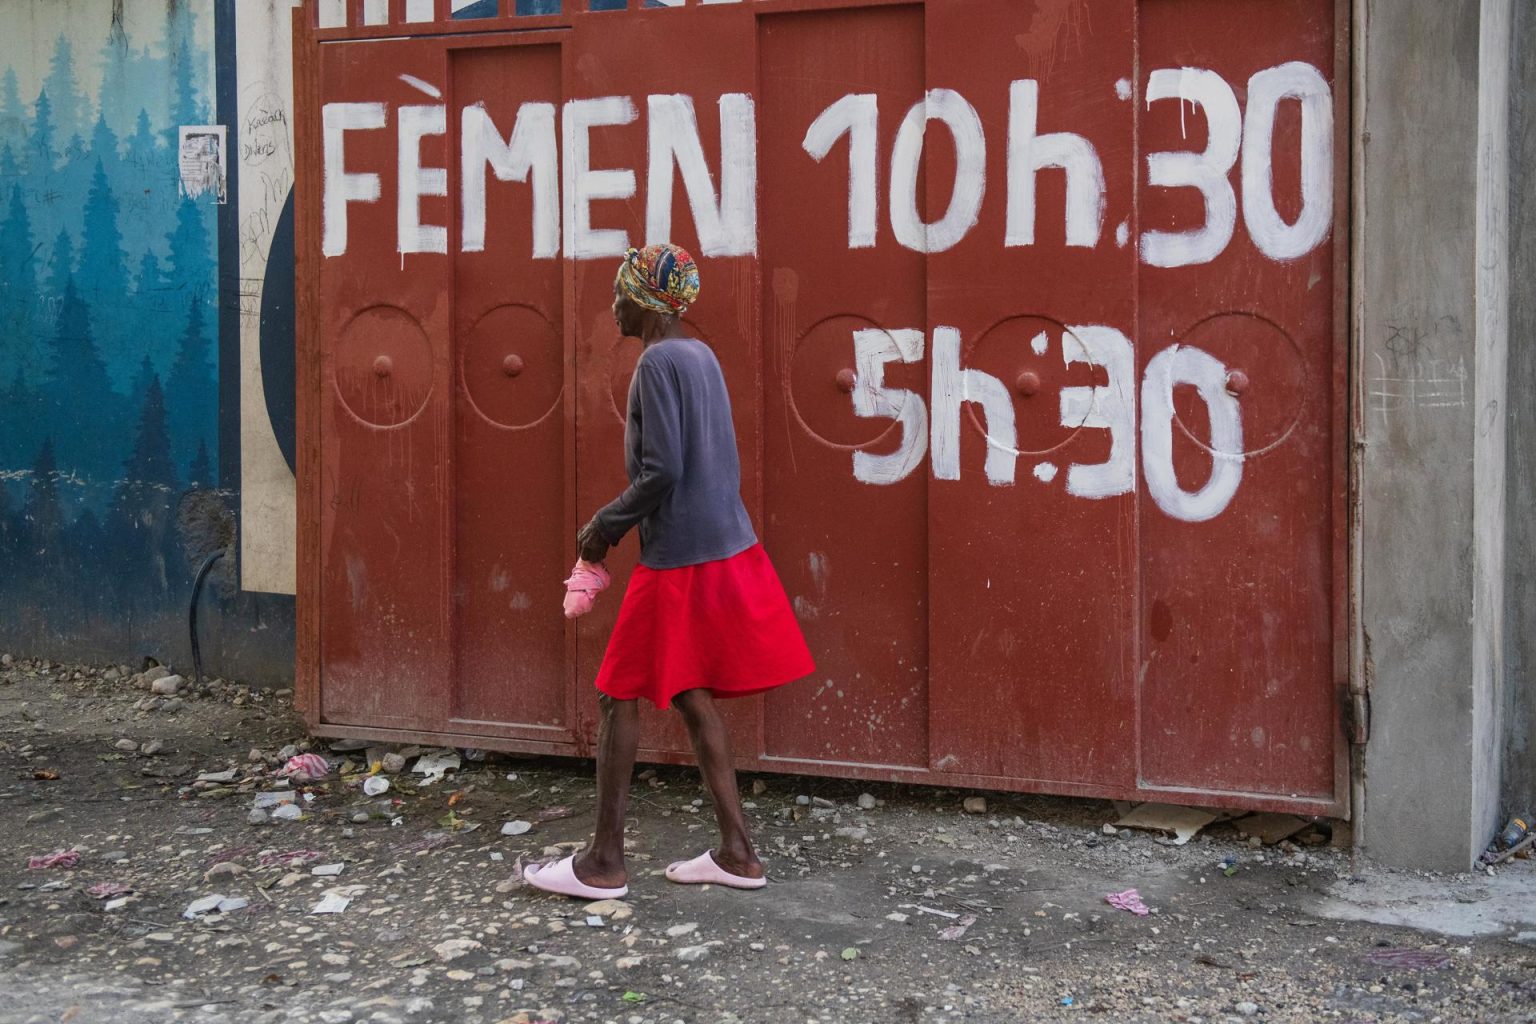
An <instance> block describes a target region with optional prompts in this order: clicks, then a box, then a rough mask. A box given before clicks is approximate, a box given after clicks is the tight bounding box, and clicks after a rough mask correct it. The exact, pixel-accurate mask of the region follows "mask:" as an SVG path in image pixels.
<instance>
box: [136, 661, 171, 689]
mask: <svg viewBox="0 0 1536 1024" xmlns="http://www.w3.org/2000/svg"><path fill="white" fill-rule="evenodd" d="M173 674H174V673H172V672H171V670H170V669H168V668H166V667H165V666H164V665H151V666H150V667H149V668H147V669H145V670H144V671H143V672H140V673H139V685H141V686H154V685H155V680H157V679H164V678H165V677H166V676H168V675H173Z"/></svg>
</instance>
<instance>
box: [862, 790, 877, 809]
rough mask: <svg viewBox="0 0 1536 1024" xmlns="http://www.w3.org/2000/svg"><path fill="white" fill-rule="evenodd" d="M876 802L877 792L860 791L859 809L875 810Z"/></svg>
mask: <svg viewBox="0 0 1536 1024" xmlns="http://www.w3.org/2000/svg"><path fill="white" fill-rule="evenodd" d="M876 803H877V801H876V800H875V794H873V793H860V794H859V809H860V810H861V811H872V810H874V809H875V804H876Z"/></svg>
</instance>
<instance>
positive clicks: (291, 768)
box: [282, 754, 331, 782]
mask: <svg viewBox="0 0 1536 1024" xmlns="http://www.w3.org/2000/svg"><path fill="white" fill-rule="evenodd" d="M330 771H331V766H330V763H329V762H328V761H326V759H325V758H323V757H321V756H320V755H319V754H296V755H294V756H293V757H290V758H289V759H288V763H287V764H285V765H283V772H282V774H284V775H286V776H288V777H289V778H294V779H299V780H300V781H306V782H315V781H317V780H319V779H323V778H325V777H326V776H327V775H329V774H330Z"/></svg>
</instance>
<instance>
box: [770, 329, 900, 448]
mask: <svg viewBox="0 0 1536 1024" xmlns="http://www.w3.org/2000/svg"><path fill="white" fill-rule="evenodd" d="M882 330H883V329H882V328H881V327H880V325H879V324H877V323H875V322H874V321H873V320H870V319H869V318H868V317H863V316H859V315H858V314H856V313H839V314H835V315H833V316H829V317H827V318H825V319H823V320H818V321H817V322H816V323H814V324H812V325H811V326H809V327H807V328H806V329H805V330H804V331H802V332H801V334H800V337H799V338H797V339H796V340H795V347H794V351H793V353H792V354H791V356H790V361H789V367H788V368H787V371H786V373H787V378H788V379H787V380H785V381H784V385H785V387H784V390H785V393H786V395H787V398H788V402H789V409H790V412H791V413H792V414H793V416H794V417H795V421H796V422H797V423H799V424H800V428H801V429H802V430H804V431H805V432H806V433H807V434H810V435H811V436H812V437H814V438H815V439H816V440H818V441H820V442H821V443H822V444H825V445H827V446H829V447H832V448H842V449H847V450H853V449H858V448H868V447H871V446H874V445H876V444H878V443H879V442H880V441H881V440H882V439H884V438H885V437H886V435H892V436H893V437H894V436H896V435H895V434H894V432H895V431H897V430H899V429H900V427H899V420H898V419H896V418H895V417H897V416H899V415H900V413H901V410H902V409H903V408H905V406H906V403H907V401H908V397H907V396H911V395H912V394H914V393H920V392H923V391H926V390H927V370H926V368H925V367H926V363H925V362H924V361H923V360H918V361H916V362H912V363H904V362H902V361H901V360H900V358H899V350H898V349H897V348H896V346H895V343H894V340H892V341H891V342H890V343H889V344H882V345H881V346H880V347H881V348H882V349H885V350H887V351H886V352H885V354H886V355H888V356H893V358H890V359H886V360H883V361H882V363H881V368H882V376H883V377H884V380H883V381H882V382H881V383H882V387H881V390H882V391H888V392H901V394H899V395H895V394H893V395H892V397H891V410H890V411H891V415H884V414H882V415H879V416H870V417H863V416H858V415H857V414H856V413H855V411H854V394H853V393H854V391H855V390H856V389H857V388H858V386H859V385H858V370H857V358H856V356H857V353H856V351H855V342H854V335H855V333H856V332H858V331H882Z"/></svg>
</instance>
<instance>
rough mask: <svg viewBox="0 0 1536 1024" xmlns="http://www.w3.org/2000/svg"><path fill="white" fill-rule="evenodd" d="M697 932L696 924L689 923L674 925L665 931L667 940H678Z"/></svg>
mask: <svg viewBox="0 0 1536 1024" xmlns="http://www.w3.org/2000/svg"><path fill="white" fill-rule="evenodd" d="M698 930H699V925H698V922H696V921H690V922H688V923H687V924H675V925H673V926H672V927H671V928H668V929H667V938H669V939H680V938H682V937H683V936H684V935H692V934H693V933H694V932H696V931H698Z"/></svg>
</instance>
